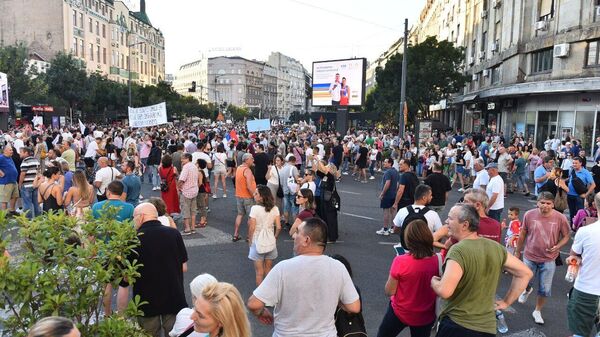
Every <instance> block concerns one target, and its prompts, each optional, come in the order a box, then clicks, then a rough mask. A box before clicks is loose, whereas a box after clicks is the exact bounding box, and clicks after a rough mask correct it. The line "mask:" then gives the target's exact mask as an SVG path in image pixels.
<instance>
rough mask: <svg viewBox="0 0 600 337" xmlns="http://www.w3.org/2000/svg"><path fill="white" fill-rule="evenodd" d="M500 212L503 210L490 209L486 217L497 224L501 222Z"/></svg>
mask: <svg viewBox="0 0 600 337" xmlns="http://www.w3.org/2000/svg"><path fill="white" fill-rule="evenodd" d="M502 211H504V208H500V209H490V210H489V212H488V216H489V217H490V218H492V219H494V220H496V221H498V222H502Z"/></svg>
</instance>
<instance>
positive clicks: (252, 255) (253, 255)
mask: <svg viewBox="0 0 600 337" xmlns="http://www.w3.org/2000/svg"><path fill="white" fill-rule="evenodd" d="M248 258H249V259H250V260H252V261H264V260H275V259H276V258H277V247H275V249H273V250H272V251H270V252H268V253H264V254H259V253H258V252H257V251H256V243H254V242H252V245H250V252H248Z"/></svg>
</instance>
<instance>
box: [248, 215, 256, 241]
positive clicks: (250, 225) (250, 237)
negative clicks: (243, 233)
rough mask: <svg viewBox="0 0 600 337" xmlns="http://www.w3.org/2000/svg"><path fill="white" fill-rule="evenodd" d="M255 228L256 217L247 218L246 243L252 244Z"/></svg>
mask: <svg viewBox="0 0 600 337" xmlns="http://www.w3.org/2000/svg"><path fill="white" fill-rule="evenodd" d="M255 230H256V219H255V218H248V244H249V245H252V241H253V240H254V231H255Z"/></svg>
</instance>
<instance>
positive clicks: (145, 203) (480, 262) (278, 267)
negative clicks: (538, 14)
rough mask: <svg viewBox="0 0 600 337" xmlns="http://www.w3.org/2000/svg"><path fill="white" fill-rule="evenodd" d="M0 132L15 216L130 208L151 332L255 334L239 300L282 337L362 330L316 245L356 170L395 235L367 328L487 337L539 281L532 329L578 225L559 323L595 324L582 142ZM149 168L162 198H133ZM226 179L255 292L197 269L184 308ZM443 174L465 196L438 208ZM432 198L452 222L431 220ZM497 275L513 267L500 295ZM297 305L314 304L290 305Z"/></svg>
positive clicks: (348, 283) (122, 291) (121, 299)
mask: <svg viewBox="0 0 600 337" xmlns="http://www.w3.org/2000/svg"><path fill="white" fill-rule="evenodd" d="M1 139H2V140H3V143H4V144H3V155H1V156H0V207H1V208H2V209H5V210H6V211H7V212H8V213H9V214H10V215H18V214H19V213H24V214H25V216H27V217H29V218H32V217H35V216H39V215H40V214H42V213H44V212H50V211H65V212H68V213H69V214H71V215H73V216H76V217H79V218H80V219H83V218H84V217H85V215H86V214H88V212H91V214H93V215H94V216H96V217H98V216H100V215H101V213H102V212H103V211H104V210H105V209H106V208H107V207H114V208H116V209H118V213H117V217H118V220H121V221H132V222H133V224H134V225H135V227H136V229H137V230H138V232H139V233H143V234H144V235H140V242H141V244H140V247H138V248H137V249H136V251H137V256H136V259H137V260H138V261H139V262H141V263H142V264H143V267H142V268H141V271H140V278H139V280H137V281H136V282H135V283H134V284H133V285H132V288H133V295H140V297H141V298H142V300H144V301H147V302H148V304H146V305H144V306H143V308H142V310H143V311H144V313H145V316H144V317H142V318H140V319H139V322H140V325H141V326H142V327H143V328H144V329H145V330H146V331H148V332H149V333H150V334H151V335H153V336H160V334H161V331H163V332H164V333H165V335H167V334H170V336H188V335H191V336H193V333H207V334H208V335H209V336H242V337H243V336H249V335H250V324H249V321H248V318H247V316H246V309H247V310H248V311H249V312H250V313H252V314H254V315H256V317H257V318H258V319H259V321H261V322H262V323H265V324H273V325H274V330H275V332H274V335H276V336H336V335H342V334H341V333H342V331H345V329H347V328H348V326H354V327H356V326H358V328H359V330H360V329H363V330H364V322H363V321H362V315H361V310H362V309H361V298H360V295H359V294H360V292H359V291H358V289H357V288H356V287H355V285H354V283H353V281H352V272H351V267H350V263H349V262H348V261H347V260H346V259H345V258H344V257H341V256H333V257H330V256H327V255H325V248H326V246H327V245H329V244H335V243H336V242H337V240H338V239H339V232H338V212H339V210H340V208H341V203H342V200H341V199H340V196H339V194H338V193H337V184H338V183H339V182H340V181H342V180H346V179H350V176H352V177H354V179H355V180H356V181H358V182H360V183H364V184H368V183H369V181H373V180H376V179H377V176H378V175H379V173H380V172H381V177H380V186H379V187H378V188H379V191H380V193H379V199H380V208H381V209H382V212H383V227H382V228H381V229H380V230H378V231H376V234H378V235H385V236H388V235H392V234H397V235H399V241H400V244H399V246H398V247H397V251H398V256H397V257H396V258H395V259H394V261H393V262H392V265H391V268H390V271H389V278H388V280H387V282H386V284H385V294H386V295H387V296H389V297H390V303H389V308H388V310H387V313H386V314H385V316H384V317H383V318H382V321H381V324H380V326H379V330H378V334H377V335H378V336H382V337H383V336H396V335H398V334H399V333H400V331H402V330H403V329H404V328H406V327H408V328H410V330H411V336H429V335H430V333H431V330H432V328H434V327H435V329H437V336H442V337H448V336H495V335H496V330H497V328H498V326H497V324H499V323H498V322H499V320H500V319H501V318H502V317H503V316H502V310H504V309H506V308H507V307H508V306H510V305H511V304H512V303H513V302H515V301H518V302H519V303H525V302H526V301H527V299H528V297H529V295H530V294H531V293H532V291H533V288H534V287H535V288H537V298H536V306H535V310H534V311H533V312H532V318H533V320H534V321H535V323H537V324H544V319H543V317H542V309H543V307H544V305H545V303H546V299H547V298H548V297H550V296H551V287H552V283H553V275H554V272H555V270H556V265H557V264H559V263H562V262H563V261H562V258H561V257H560V249H561V248H563V247H565V246H567V245H568V244H569V243H570V239H571V237H572V235H573V233H576V234H575V236H574V241H573V243H572V246H571V252H570V256H569V258H568V259H567V263H573V264H575V265H577V266H579V275H578V277H577V278H576V280H575V284H574V287H573V291H572V293H571V296H570V299H569V310H568V313H569V314H568V317H567V320H568V323H569V329H570V330H571V332H572V333H573V334H574V335H573V336H589V335H590V334H591V333H592V331H593V329H594V325H595V324H596V325H597V321H598V303H599V298H600V288H599V286H598V284H599V283H598V282H596V280H597V279H598V276H600V274H599V273H600V241H599V240H597V238H598V234H599V233H598V231H599V230H600V223H599V222H597V210H596V205H597V204H598V202H600V194H597V193H598V192H599V190H600V164H599V163H600V161H598V159H600V156H599V155H597V154H596V155H595V157H594V159H595V164H596V165H595V166H593V168H592V169H591V172H590V171H588V170H587V168H586V167H587V166H588V165H587V159H586V157H585V151H584V150H583V149H582V147H581V142H580V141H579V140H575V139H573V140H571V139H564V140H562V141H561V140H558V139H555V138H553V139H549V140H548V141H546V142H545V143H544V148H543V149H538V148H536V146H535V145H536V144H534V143H533V141H532V139H528V140H526V139H525V138H524V137H522V136H520V135H516V134H515V135H513V136H512V137H511V138H510V139H508V138H505V137H504V136H503V135H502V134H501V133H498V134H490V133H487V132H480V133H472V134H464V133H461V132H448V133H443V132H442V133H437V134H436V135H434V136H432V137H431V138H429V139H424V140H420V142H419V144H418V146H417V143H416V140H415V139H414V137H412V135H410V134H407V136H406V137H405V138H402V139H400V138H399V137H397V136H396V135H394V134H392V133H390V132H382V131H356V130H350V131H348V133H347V134H345V135H340V134H337V133H335V132H331V131H326V132H317V131H316V129H315V128H314V127H313V126H311V125H307V124H301V125H294V126H291V127H286V126H281V127H278V128H274V129H273V130H271V131H268V132H263V133H248V132H246V131H245V130H244V128H243V127H239V126H236V125H216V126H215V125H213V126H189V125H181V126H176V127H175V126H170V127H152V128H146V129H129V128H126V127H104V126H98V125H87V126H85V128H82V129H72V128H71V129H70V128H63V129H61V130H44V129H31V128H30V127H28V126H26V127H23V128H21V129H19V130H14V131H11V132H8V133H5V134H3V135H2V136H1ZM599 141H600V140H599ZM597 152H598V151H597ZM590 164H591V163H590ZM367 172H368V173H367ZM144 181H147V182H148V184H151V185H152V190H153V191H157V192H160V198H147V197H146V198H145V197H144V196H142V195H141V190H142V184H143V183H144ZM596 182H598V184H597V183H596ZM230 183H231V184H233V186H234V190H235V195H234V199H235V209H236V218H235V222H234V230H233V233H231V234H232V236H231V239H232V241H233V242H238V241H245V242H247V243H248V245H249V250H248V259H249V260H251V261H252V263H253V265H254V269H255V282H256V286H257V288H256V290H255V291H254V292H253V294H252V296H251V297H250V298H249V299H248V300H247V302H246V305H244V302H243V300H242V299H241V295H240V294H239V292H238V291H237V289H236V288H235V287H234V286H233V285H231V284H227V283H219V282H217V281H216V279H215V278H214V277H212V276H209V275H201V276H199V277H200V279H194V281H193V282H192V284H190V287H191V292H192V301H193V308H189V307H188V305H187V302H186V298H185V295H184V288H183V275H184V273H185V272H187V261H188V256H187V251H186V248H185V241H184V238H186V237H188V236H191V237H193V236H194V235H195V234H196V233H198V232H199V231H202V229H203V228H205V227H206V226H208V225H209V223H211V222H210V220H211V219H210V218H211V217H210V216H209V212H210V205H209V202H210V200H211V199H212V200H214V199H228V196H227V184H230ZM454 186H457V191H458V192H459V193H461V202H460V203H458V204H455V205H448V199H449V193H450V192H451V191H452V190H453V188H454ZM512 193H523V195H524V196H525V197H529V196H530V195H531V194H532V193H533V194H534V196H533V198H534V199H535V200H536V202H537V204H536V207H534V208H533V209H530V210H525V209H524V210H523V211H522V210H521V209H520V208H517V207H512V208H510V209H508V210H505V199H506V198H508V197H509V196H510V194H512ZM232 207H233V204H232ZM444 210H447V211H448V216H447V218H446V219H442V218H440V216H441V214H442V212H443V211H444ZM566 210H568V216H567V215H565V214H564V211H566ZM506 218H508V221H506ZM179 221H181V224H180V225H179V226H178V225H177V222H179ZM211 225H212V223H211ZM178 227H181V230H179V229H178ZM282 230H285V231H286V232H288V233H289V235H290V236H291V237H292V238H293V240H294V253H295V255H296V256H295V257H293V258H291V259H288V260H284V261H280V262H279V263H277V264H275V263H274V261H275V260H276V259H277V257H278V251H277V238H278V236H279V235H280V234H281V233H282ZM504 230H506V234H505V235H504V236H503V231H504ZM521 258H522V260H521ZM503 272H504V273H506V274H508V275H509V276H510V277H512V279H513V280H512V282H511V283H510V288H509V290H508V292H507V293H506V295H505V296H503V297H500V298H501V299H499V300H496V301H494V299H495V298H496V296H495V294H496V291H497V287H498V284H499V280H500V278H501V277H506V276H502V275H503ZM163 274H166V275H169V276H170V277H169V278H168V279H165V278H164V277H161V275H163ZM206 280H209V281H210V282H208V281H206ZM323 280H327V282H323ZM201 281H202V282H201ZM205 281H206V282H205ZM200 283H202V285H200ZM157 289H164V290H165V291H162V290H161V291H160V292H159V291H157ZM116 291H117V304H116V306H117V310H123V309H124V307H125V306H126V304H127V301H128V299H129V296H130V289H129V284H127V282H121V284H120V287H119V289H117V290H116ZM112 292H113V289H110V287H107V289H106V296H105V298H104V300H103V304H104V310H105V314H106V315H110V314H112V303H111V298H112ZM437 302H439V303H440V304H439V305H438V304H437ZM270 307H271V308H273V311H272V312H271V310H270V309H269V308H270ZM298 310H302V311H303V312H311V313H312V314H311V315H309V316H306V315H302V316H299V315H298V312H299V311H298ZM356 320H357V322H359V324H354V325H353V324H345V323H344V322H346V323H348V322H355V321H356ZM69 322H70V321H68V320H65V319H62V318H56V317H54V318H48V319H47V320H46V321H43V322H39V323H38V324H39V325H40V326H41V328H39V329H38V327H37V325H36V327H34V328H32V331H34V330H35V331H38V330H40V329H41V330H40V331H42V330H44V329H47V327H48V326H50V325H52V324H54V325H56V326H59V327H61V329H62V330H61V331H65V333H64V334H63V335H64V336H77V335H76V328H75V327H74V326H73V324H72V322H71V323H69ZM361 322H362V323H361ZM69 324H70V325H69ZM344 324H345V325H344ZM361 326H362V327H361ZM69 327H70V328H69ZM596 329H597V327H596ZM193 331H195V332H193ZM186 333H187V334H186ZM32 336H45V335H44V334H33V335H32Z"/></svg>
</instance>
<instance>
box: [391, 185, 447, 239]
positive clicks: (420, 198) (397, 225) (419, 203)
mask: <svg viewBox="0 0 600 337" xmlns="http://www.w3.org/2000/svg"><path fill="white" fill-rule="evenodd" d="M431 199H433V194H432V192H431V187H430V186H429V185H425V184H421V185H418V186H417V187H416V188H415V203H414V204H413V205H408V206H406V207H403V208H401V209H400V210H399V211H398V213H396V217H394V233H399V232H400V229H401V227H402V224H403V223H404V219H405V218H406V217H407V216H408V215H409V213H410V212H411V211H410V210H409V209H408V208H409V207H410V208H412V210H414V211H415V212H416V213H418V212H419V211H421V210H422V209H423V208H425V206H426V205H427V204H429V203H430V202H431ZM423 216H424V217H425V219H427V226H428V227H429V230H430V231H431V232H432V233H434V232H436V231H437V230H438V229H440V228H441V227H442V220H441V219H440V216H439V215H438V214H437V213H436V212H435V211H434V210H432V209H429V210H428V211H427V212H426V213H425V214H423Z"/></svg>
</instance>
